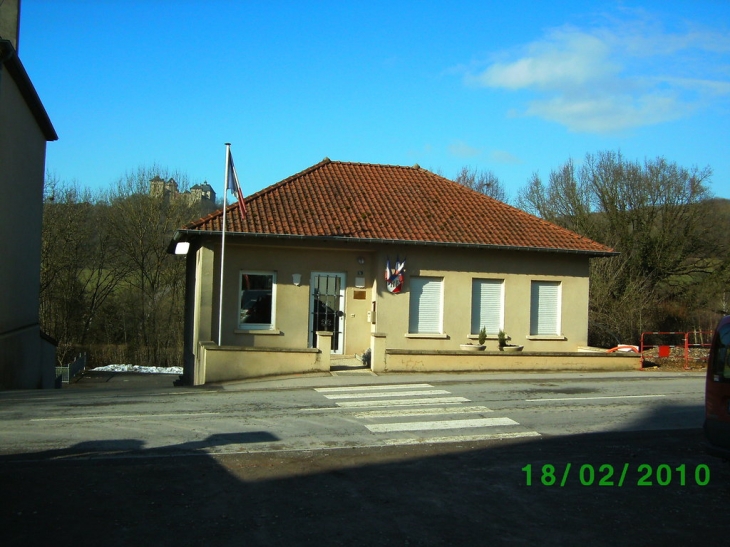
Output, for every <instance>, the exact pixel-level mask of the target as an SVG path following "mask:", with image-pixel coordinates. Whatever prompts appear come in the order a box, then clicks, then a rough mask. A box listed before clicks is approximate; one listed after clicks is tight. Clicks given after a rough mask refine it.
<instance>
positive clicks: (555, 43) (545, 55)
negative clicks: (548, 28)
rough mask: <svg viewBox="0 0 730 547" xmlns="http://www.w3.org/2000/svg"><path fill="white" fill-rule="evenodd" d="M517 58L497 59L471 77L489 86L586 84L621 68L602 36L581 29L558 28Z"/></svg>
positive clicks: (555, 87)
mask: <svg viewBox="0 0 730 547" xmlns="http://www.w3.org/2000/svg"><path fill="white" fill-rule="evenodd" d="M525 49H526V51H525V54H524V55H523V56H522V57H521V58H520V59H517V60H516V61H512V62H508V63H494V64H493V65H491V66H490V67H489V68H487V69H486V70H485V71H484V72H482V73H481V74H479V75H477V76H472V77H470V80H471V81H473V82H475V83H478V84H481V85H484V86H487V87H504V88H507V89H522V88H529V87H537V88H541V89H562V88H564V87H566V86H574V85H579V86H583V85H586V84H588V83H590V82H595V81H597V80H601V79H604V78H606V77H608V76H610V75H612V74H614V73H615V72H617V71H618V69H619V67H617V66H616V65H615V64H614V63H612V62H611V61H610V60H609V54H610V49H609V47H608V46H607V45H606V44H605V43H604V42H602V41H601V40H600V39H598V38H596V37H594V36H590V35H588V34H585V33H582V32H579V31H566V30H559V31H554V32H553V33H552V34H551V36H550V38H549V39H548V40H547V41H542V42H536V43H533V44H530V45H528V46H527V47H526V48H525Z"/></svg>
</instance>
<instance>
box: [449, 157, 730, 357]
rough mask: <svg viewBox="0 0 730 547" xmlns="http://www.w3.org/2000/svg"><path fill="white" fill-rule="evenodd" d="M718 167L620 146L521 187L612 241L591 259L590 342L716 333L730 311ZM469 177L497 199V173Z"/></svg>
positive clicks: (466, 173) (529, 202) (463, 176)
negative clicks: (636, 156)
mask: <svg viewBox="0 0 730 547" xmlns="http://www.w3.org/2000/svg"><path fill="white" fill-rule="evenodd" d="M711 176H712V170H711V169H710V168H709V167H704V168H697V167H692V168H686V167H682V166H680V165H677V164H676V163H674V162H671V161H668V160H666V159H665V158H662V157H659V158H654V159H645V160H644V161H635V160H628V159H626V158H625V157H624V156H623V155H622V154H621V152H613V151H604V152H599V153H596V154H586V156H585V158H584V159H583V161H582V162H581V163H580V164H579V165H578V164H577V163H576V162H575V161H574V160H572V159H569V160H568V161H566V162H565V163H564V164H563V165H561V166H559V167H558V168H556V169H554V170H552V171H551V172H550V174H549V176H548V178H547V179H546V180H543V179H542V178H541V177H540V176H539V175H538V174H537V173H535V174H533V176H532V177H531V179H530V180H529V181H528V183H527V184H526V185H525V186H524V187H523V188H522V189H521V190H520V192H519V195H518V196H517V200H516V205H517V207H519V208H520V209H523V210H525V211H527V212H528V213H532V214H534V215H536V216H539V217H541V218H543V219H545V220H548V221H550V222H553V223H555V224H558V225H560V226H563V227H565V228H568V229H570V230H572V231H574V232H577V233H578V234H580V235H583V236H586V237H588V238H590V239H593V240H594V241H598V242H599V243H603V244H604V245H607V246H608V247H611V248H612V249H614V250H615V251H617V252H618V253H619V254H618V255H617V256H614V257H611V258H596V259H592V260H591V265H590V309H589V343H590V344H592V345H597V346H602V347H611V346H614V345H616V344H618V343H623V344H638V343H639V341H640V336H641V333H642V332H674V331H681V332H687V331H698V332H701V331H710V330H712V329H713V328H714V326H715V324H716V323H717V320H718V318H719V317H721V316H722V315H724V314H727V313H730V304H729V303H728V296H729V295H728V292H727V288H728V286H729V282H730V268H729V266H730V246H729V244H728V240H727V237H726V234H727V233H728V228H730V201H728V200H724V199H714V198H713V196H712V193H711V191H710V183H711ZM456 180H457V182H461V183H462V184H465V185H466V186H469V187H471V188H473V189H475V190H477V191H481V192H483V193H485V194H487V195H491V196H492V197H497V198H498V199H500V196H502V197H503V196H504V195H505V192H504V188H503V187H502V186H501V184H500V183H499V181H498V179H496V177H494V175H493V174H491V173H490V172H478V171H475V170H473V169H472V170H469V169H462V171H461V172H460V174H459V177H457V179H456Z"/></svg>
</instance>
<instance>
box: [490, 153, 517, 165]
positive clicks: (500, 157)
mask: <svg viewBox="0 0 730 547" xmlns="http://www.w3.org/2000/svg"><path fill="white" fill-rule="evenodd" d="M489 159H491V160H492V161H495V162H497V163H508V164H512V165H516V164H519V163H522V160H521V159H520V158H519V157H517V156H515V155H514V154H512V153H510V152H507V151H506V150H491V151H490V152H489Z"/></svg>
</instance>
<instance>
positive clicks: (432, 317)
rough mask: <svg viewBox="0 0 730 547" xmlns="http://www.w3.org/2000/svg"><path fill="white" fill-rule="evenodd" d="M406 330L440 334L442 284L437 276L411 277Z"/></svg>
mask: <svg viewBox="0 0 730 547" xmlns="http://www.w3.org/2000/svg"><path fill="white" fill-rule="evenodd" d="M409 282H410V303H409V310H408V332H411V333H414V334H420V333H424V334H440V333H441V323H442V312H441V310H442V294H443V291H442V288H443V287H442V285H443V280H442V279H441V278H439V277H411V278H410V279H409Z"/></svg>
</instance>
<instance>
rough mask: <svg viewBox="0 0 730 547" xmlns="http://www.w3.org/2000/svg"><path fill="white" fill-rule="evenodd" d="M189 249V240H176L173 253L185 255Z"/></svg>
mask: <svg viewBox="0 0 730 547" xmlns="http://www.w3.org/2000/svg"><path fill="white" fill-rule="evenodd" d="M189 250H190V242H189V241H178V242H177V245H175V254H176V255H186V254H188V251H189Z"/></svg>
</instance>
